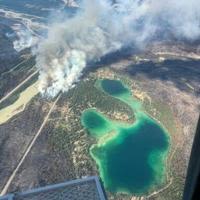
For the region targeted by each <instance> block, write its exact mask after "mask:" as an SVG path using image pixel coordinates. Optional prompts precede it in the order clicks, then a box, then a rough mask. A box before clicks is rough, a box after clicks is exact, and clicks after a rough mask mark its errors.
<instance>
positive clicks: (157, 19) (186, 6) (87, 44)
mask: <svg viewBox="0 0 200 200" xmlns="http://www.w3.org/2000/svg"><path fill="white" fill-rule="evenodd" d="M199 10H200V2H199V0H190V1H188V0H179V1H174V0H159V1H156V0H118V1H116V3H115V4H112V3H111V1H109V0H101V1H99V0H84V1H83V2H82V4H81V5H80V11H79V12H78V13H77V14H76V15H75V16H74V17H72V18H67V19H66V20H65V21H62V22H59V23H55V24H53V25H52V26H51V27H49V31H48V37H47V38H46V39H45V40H43V41H42V43H41V44H40V45H39V47H38V50H37V66H38V68H39V69H40V91H41V92H42V93H43V94H46V95H48V96H55V95H56V94H58V92H59V91H67V90H68V89H69V88H71V87H72V86H73V84H74V83H75V82H76V81H77V80H78V79H79V77H80V75H81V72H82V70H83V68H84V67H85V66H86V63H87V62H88V61H91V60H98V59H99V58H101V57H102V56H103V55H105V54H107V53H109V52H112V51H116V50H118V49H120V48H121V47H123V46H126V45H130V44H134V45H138V46H140V47H141V46H143V45H144V44H146V43H147V42H148V41H149V40H151V39H152V37H153V36H154V35H155V33H157V34H158V33H165V34H167V33H171V34H173V35H174V36H176V37H177V38H184V39H192V40H195V39H199V37H200V12H199Z"/></svg>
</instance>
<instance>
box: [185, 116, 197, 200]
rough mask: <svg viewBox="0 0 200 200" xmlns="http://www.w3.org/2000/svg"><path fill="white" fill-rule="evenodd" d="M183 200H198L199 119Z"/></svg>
mask: <svg viewBox="0 0 200 200" xmlns="http://www.w3.org/2000/svg"><path fill="white" fill-rule="evenodd" d="M183 200H200V118H199V121H198V124H197V130H196V134H195V137H194V141H193V146H192V151H191V155H190V162H189V166H188V171H187V177H186V181H185V188H184V194H183Z"/></svg>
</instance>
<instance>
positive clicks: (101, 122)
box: [82, 79, 169, 195]
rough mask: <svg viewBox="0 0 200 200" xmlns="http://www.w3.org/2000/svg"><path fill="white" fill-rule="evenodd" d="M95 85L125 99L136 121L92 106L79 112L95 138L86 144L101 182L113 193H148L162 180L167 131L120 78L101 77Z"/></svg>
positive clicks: (83, 122)
mask: <svg viewBox="0 0 200 200" xmlns="http://www.w3.org/2000/svg"><path fill="white" fill-rule="evenodd" d="M97 85H98V86H99V89H101V90H103V91H104V92H106V93H108V94H109V95H112V96H114V97H115V98H118V99H120V100H121V101H123V102H125V103H127V104H128V105H129V106H130V109H133V111H134V113H135V116H136V121H135V122H134V123H133V124H131V125H130V126H128V127H127V125H125V124H123V123H120V124H119V123H117V122H114V121H111V120H110V119H108V118H107V117H106V116H104V115H102V114H100V113H98V112H97V111H96V110H94V109H88V110H86V111H85V112H84V113H83V116H82V124H83V126H84V127H86V128H87V129H88V131H89V133H90V135H91V136H93V137H96V138H97V141H98V142H97V144H95V145H93V146H92V147H91V148H90V154H91V156H92V157H93V159H94V160H95V161H96V163H97V165H98V169H99V172H100V176H101V178H102V180H103V183H104V186H105V187H106V188H107V189H108V190H109V191H111V192H114V193H117V192H124V193H128V194H138V195H142V194H145V193H148V192H149V191H150V190H152V189H153V188H155V186H159V185H161V184H162V183H164V181H165V161H166V156H167V152H168V147H169V137H168V134H167V133H166V131H165V130H164V129H163V128H162V127H161V126H160V125H159V124H158V123H157V122H156V121H155V120H153V119H152V118H150V117H149V116H148V115H146V114H145V113H144V112H143V110H142V106H141V104H140V102H138V101H137V100H136V99H134V98H132V96H131V94H130V91H129V90H128V88H126V87H124V86H123V84H122V83H121V82H120V81H115V80H107V79H105V80H101V81H100V84H97ZM103 91H102V92H103Z"/></svg>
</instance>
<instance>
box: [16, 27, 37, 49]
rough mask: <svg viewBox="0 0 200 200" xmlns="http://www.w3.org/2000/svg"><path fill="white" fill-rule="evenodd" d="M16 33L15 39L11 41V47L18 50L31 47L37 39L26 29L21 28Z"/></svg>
mask: <svg viewBox="0 0 200 200" xmlns="http://www.w3.org/2000/svg"><path fill="white" fill-rule="evenodd" d="M16 35H17V39H16V40H15V41H13V47H14V49H15V50H16V51H18V52H20V51H22V50H23V49H26V48H29V47H32V46H33V45H35V44H36V42H37V39H36V38H35V37H34V36H33V35H32V34H31V33H30V32H29V31H28V30H23V29H21V30H19V31H17V32H16Z"/></svg>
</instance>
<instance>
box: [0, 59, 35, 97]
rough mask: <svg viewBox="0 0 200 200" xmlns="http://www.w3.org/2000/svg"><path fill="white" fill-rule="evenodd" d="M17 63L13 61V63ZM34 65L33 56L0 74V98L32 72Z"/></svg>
mask: <svg viewBox="0 0 200 200" xmlns="http://www.w3.org/2000/svg"><path fill="white" fill-rule="evenodd" d="M17 64H18V63H15V64H14V65H17ZM34 65H35V58H34V57H31V58H29V59H28V60H27V61H25V62H23V63H22V64H20V65H19V66H18V67H17V68H14V70H10V71H8V72H5V73H2V74H0V98H2V97H3V96H5V95H6V94H7V93H8V92H9V91H11V90H12V89H14V88H15V87H16V86H17V85H18V84H20V83H21V82H22V81H23V80H24V79H25V78H27V77H28V76H29V75H30V74H32V73H33V72H34V71H35V70H36V69H35V68H34Z"/></svg>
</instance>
